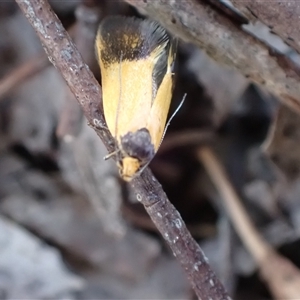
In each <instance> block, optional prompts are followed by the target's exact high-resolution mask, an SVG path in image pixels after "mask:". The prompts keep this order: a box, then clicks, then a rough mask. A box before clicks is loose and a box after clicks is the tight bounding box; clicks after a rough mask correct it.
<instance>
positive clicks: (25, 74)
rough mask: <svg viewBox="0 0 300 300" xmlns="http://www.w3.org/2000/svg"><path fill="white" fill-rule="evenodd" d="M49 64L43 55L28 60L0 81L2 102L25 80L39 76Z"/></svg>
mask: <svg viewBox="0 0 300 300" xmlns="http://www.w3.org/2000/svg"><path fill="white" fill-rule="evenodd" d="M48 64H49V61H48V58H47V56H46V55H45V54H44V53H43V54H41V55H37V56H34V57H33V58H31V59H29V60H27V61H26V62H24V63H23V64H21V65H20V66H18V67H17V68H15V69H14V70H12V71H11V72H10V73H9V74H7V75H6V76H5V77H4V78H2V79H1V80H0V101H1V99H3V98H4V97H5V96H6V95H7V94H8V93H10V92H11V91H12V90H13V89H14V88H15V87H16V86H18V85H19V84H21V83H22V82H23V81H24V80H27V79H29V78H30V77H31V76H33V75H35V74H37V73H38V72H39V71H41V70H42V69H44V68H45V67H46V66H47V65H48Z"/></svg>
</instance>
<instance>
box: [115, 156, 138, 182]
mask: <svg viewBox="0 0 300 300" xmlns="http://www.w3.org/2000/svg"><path fill="white" fill-rule="evenodd" d="M140 166H141V163H140V161H139V160H138V159H137V158H134V157H130V156H127V157H124V158H123V159H122V161H121V162H120V163H119V172H120V175H121V177H122V178H123V179H124V180H125V181H131V180H132V179H133V178H134V176H135V175H136V174H137V172H138V170H139V169H140Z"/></svg>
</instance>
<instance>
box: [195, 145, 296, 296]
mask: <svg viewBox="0 0 300 300" xmlns="http://www.w3.org/2000/svg"><path fill="white" fill-rule="evenodd" d="M197 155H198V158H199V160H200V161H201V162H202V164H203V165H204V167H205V169H206V171H207V173H208V174H209V176H210V178H211V180H212V181H213V183H214V184H215V186H216V188H217V190H218V191H219V193H220V195H221V197H222V199H223V201H224V205H225V207H226V210H227V213H228V215H229V216H230V219H231V221H232V223H233V225H234V227H235V230H236V231H237V233H238V234H239V236H240V238H241V240H242V241H243V242H244V244H245V246H246V248H247V249H248V251H249V252H250V253H251V255H252V256H253V258H254V259H255V261H256V263H257V265H258V267H259V269H260V274H261V276H262V277H263V279H264V280H265V281H266V282H267V284H268V286H269V288H270V291H271V292H272V294H273V295H274V297H275V298H276V299H278V300H279V299H299V297H300V272H299V270H298V269H297V268H296V267H295V266H294V265H293V264H292V263H291V262H290V261H289V260H288V259H286V258H284V257H282V256H281V255H279V254H278V253H277V252H276V251H275V250H274V249H273V248H272V247H271V246H270V245H269V244H268V243H267V241H265V240H264V238H263V237H262V236H261V235H260V234H259V233H258V231H257V230H256V228H255V227H254V225H253V223H252V221H251V219H250V218H249V216H248V214H247V212H246V210H245V209H244V207H243V206H242V204H241V201H240V199H239V197H238V195H237V193H236V192H235V190H234V188H233V186H232V184H231V183H230V181H229V179H228V178H227V175H226V172H225V170H224V169H223V167H222V165H221V163H220V162H219V161H218V159H217V157H216V156H215V154H214V153H213V151H212V150H211V149H210V148H209V147H208V146H203V147H201V148H199V150H198V152H197Z"/></svg>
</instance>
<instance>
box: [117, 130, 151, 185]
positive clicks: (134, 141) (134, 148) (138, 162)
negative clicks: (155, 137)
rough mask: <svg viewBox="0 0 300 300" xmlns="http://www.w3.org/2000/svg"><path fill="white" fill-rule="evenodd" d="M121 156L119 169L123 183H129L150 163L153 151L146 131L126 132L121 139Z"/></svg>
mask: <svg viewBox="0 0 300 300" xmlns="http://www.w3.org/2000/svg"><path fill="white" fill-rule="evenodd" d="M120 149H121V155H122V158H121V159H120V163H119V168H120V174H121V176H122V178H123V179H124V180H125V181H130V180H131V179H132V178H133V177H134V176H135V175H136V174H137V173H138V171H139V170H140V169H141V168H142V167H143V166H145V165H146V164H147V163H149V162H150V161H151V159H152V158H153V157H154V154H155V149H154V146H153V143H152V140H151V136H150V133H149V131H148V129H146V128H142V129H139V130H137V131H136V132H128V133H126V134H125V135H124V136H122V137H121V143H120Z"/></svg>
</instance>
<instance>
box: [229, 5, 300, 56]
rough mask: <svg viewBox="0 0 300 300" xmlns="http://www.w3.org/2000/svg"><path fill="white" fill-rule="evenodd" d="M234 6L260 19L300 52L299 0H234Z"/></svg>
mask: <svg viewBox="0 0 300 300" xmlns="http://www.w3.org/2000/svg"><path fill="white" fill-rule="evenodd" d="M232 2H233V4H234V6H235V7H236V8H237V9H239V10H241V12H242V13H245V14H246V16H247V17H249V19H250V20H256V19H258V20H260V21H261V22H263V23H264V24H266V25H267V26H269V27H270V28H271V29H272V32H275V33H276V34H277V35H279V36H280V37H281V38H282V39H283V40H284V41H285V42H286V43H287V44H288V45H290V46H291V47H293V48H294V49H295V50H296V51H298V53H300V32H299V28H300V19H299V14H300V3H299V1H297V0H296V1H295V0H294V1H282V0H273V1H272V9H270V2H269V1H252V0H246V1H245V0H243V1H241V0H233V1H232Z"/></svg>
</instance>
